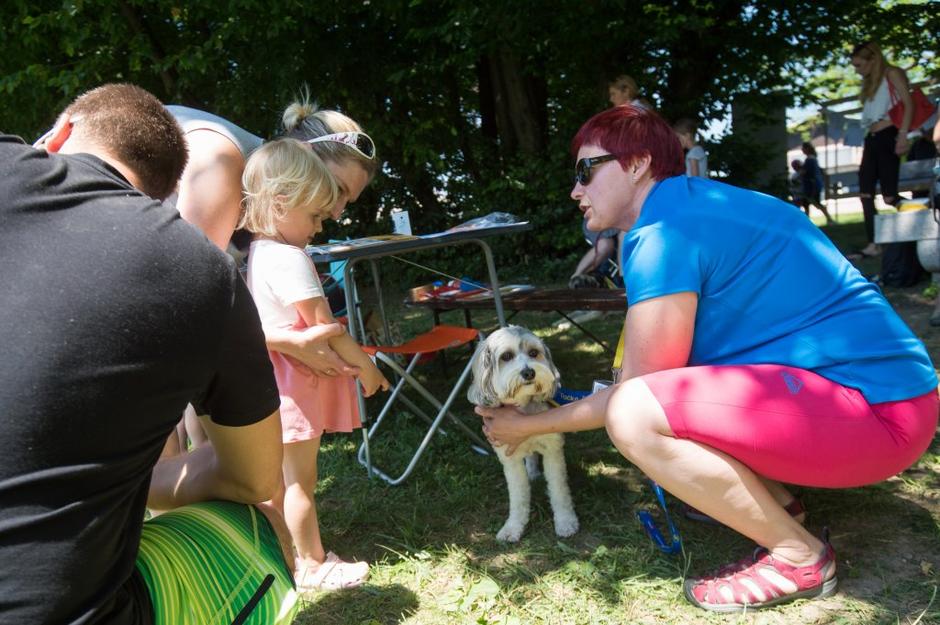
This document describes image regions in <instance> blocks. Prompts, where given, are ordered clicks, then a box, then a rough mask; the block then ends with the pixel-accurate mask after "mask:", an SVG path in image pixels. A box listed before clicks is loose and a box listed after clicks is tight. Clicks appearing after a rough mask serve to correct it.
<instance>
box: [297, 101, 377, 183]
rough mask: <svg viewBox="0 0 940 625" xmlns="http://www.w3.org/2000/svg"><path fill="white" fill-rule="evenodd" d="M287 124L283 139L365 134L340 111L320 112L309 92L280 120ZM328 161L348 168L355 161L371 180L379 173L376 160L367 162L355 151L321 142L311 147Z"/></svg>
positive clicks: (342, 145)
mask: <svg viewBox="0 0 940 625" xmlns="http://www.w3.org/2000/svg"><path fill="white" fill-rule="evenodd" d="M281 122H282V123H283V124H284V136H285V137H291V138H293V139H297V140H298V141H308V140H310V139H315V138H317V137H322V136H324V135H330V134H334V133H337V132H363V130H362V127H361V126H360V125H359V124H357V123H356V122H355V121H353V120H352V119H351V118H349V117H347V116H346V115H343V114H342V113H340V112H338V111H330V110H320V108H319V107H318V106H317V104H316V102H313V101H312V100H311V99H310V91H309V90H308V89H306V88H304V89H303V91H302V92H301V93H300V96H299V97H298V98H297V100H296V101H294V102H292V103H291V104H290V105H289V106H288V107H287V109H286V110H285V111H284V115H283V116H282V117H281ZM308 145H310V146H311V147H313V150H314V151H315V152H316V153H317V155H318V156H319V157H320V158H322V159H323V160H325V161H328V162H331V163H336V164H337V165H345V164H346V163H348V162H350V161H352V162H355V163H357V164H358V165H359V166H360V167H362V168H363V169H364V170H365V171H366V173H367V174H369V179H370V180H371V179H372V178H373V177H374V176H375V174H376V172H377V171H378V167H379V164H378V163H379V162H378V158H377V157H373V158H371V159H370V158H366V157H365V156H363V155H362V154H360V153H359V152H357V151H356V150H355V149H353V148H352V147H350V146H348V145H346V144H344V143H338V142H336V141H321V142H318V143H311V144H308Z"/></svg>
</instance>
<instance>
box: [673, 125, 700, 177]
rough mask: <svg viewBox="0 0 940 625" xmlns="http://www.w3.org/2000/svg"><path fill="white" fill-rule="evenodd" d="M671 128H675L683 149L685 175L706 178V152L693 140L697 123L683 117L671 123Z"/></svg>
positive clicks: (696, 131) (696, 132)
mask: <svg viewBox="0 0 940 625" xmlns="http://www.w3.org/2000/svg"><path fill="white" fill-rule="evenodd" d="M672 129H673V130H675V132H676V135H677V136H678V137H679V143H681V144H682V149H683V150H685V175H686V176H693V177H699V178H708V154H707V153H706V152H705V148H703V147H702V146H700V145H699V144H698V141H696V140H695V135H696V134H698V125H697V124H696V123H695V122H694V121H693V120H691V119H689V118H687V117H683V118H682V119H680V120H678V121H676V123H675V124H673V126H672Z"/></svg>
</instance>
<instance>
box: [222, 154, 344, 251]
mask: <svg viewBox="0 0 940 625" xmlns="http://www.w3.org/2000/svg"><path fill="white" fill-rule="evenodd" d="M242 188H243V189H244V198H243V199H242V207H243V210H242V216H241V219H240V220H239V222H238V227H239V228H244V229H245V230H248V231H249V232H252V233H254V234H264V235H267V236H274V235H276V234H277V226H278V223H279V222H280V221H281V220H282V219H283V218H284V216H285V215H287V213H288V212H289V211H291V210H294V209H295V208H300V207H303V206H311V205H312V206H314V207H315V212H322V213H323V216H324V217H327V216H328V215H329V214H330V209H332V207H333V205H334V204H335V203H336V200H337V199H338V198H339V191H338V189H337V187H336V181H335V180H333V175H332V174H331V173H330V170H329V169H327V167H326V165H325V164H324V162H323V160H322V159H321V158H320V157H319V156H317V155H316V154H315V153H314V152H313V150H311V149H310V148H309V147H307V145H306V144H304V143H301V142H300V141H297V140H296V139H287V138H281V139H275V140H273V141H269V142H267V143H265V144H263V145H262V146H261V147H260V148H258V149H257V150H255V151H254V152H252V153H251V156H250V157H248V162H247V163H245V171H244V173H243V174H242Z"/></svg>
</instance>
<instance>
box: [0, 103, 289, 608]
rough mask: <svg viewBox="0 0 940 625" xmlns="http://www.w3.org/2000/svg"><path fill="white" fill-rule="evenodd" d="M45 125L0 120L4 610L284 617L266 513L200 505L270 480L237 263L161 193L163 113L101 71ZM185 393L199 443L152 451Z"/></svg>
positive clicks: (168, 179)
mask: <svg viewBox="0 0 940 625" xmlns="http://www.w3.org/2000/svg"><path fill="white" fill-rule="evenodd" d="M40 141H41V145H40V144H37V147H35V148H34V147H30V146H28V145H25V144H23V143H22V141H20V140H19V139H18V138H15V137H10V136H4V135H0V259H2V264H3V271H2V272H0V293H2V302H3V303H2V306H0V345H2V346H3V357H2V358H0V623H4V624H6V623H17V624H21V623H30V624H36V623H56V624H60V623H83V624H84V623H121V624H124V623H150V622H158V623H162V622H166V623H174V624H176V623H184V622H194V623H198V622H207V621H206V620H204V619H205V614H206V613H207V612H210V611H218V614H219V615H221V617H222V619H223V620H224V622H231V621H233V620H235V618H236V616H237V615H238V613H239V612H240V611H242V610H246V611H251V610H252V609H253V612H252V615H253V617H252V619H253V620H252V619H249V620H248V621H246V622H258V623H261V622H264V623H273V622H289V619H290V615H291V613H292V610H293V608H292V606H293V601H294V598H295V595H294V593H293V588H292V580H291V576H290V567H288V566H287V565H286V563H285V561H284V552H282V551H281V547H282V545H279V544H278V540H277V536H276V534H275V531H274V528H273V527H272V525H271V524H270V523H268V522H267V521H266V520H265V517H264V516H261V515H259V514H258V512H257V509H256V508H254V507H252V506H246V505H237V504H236V503H221V502H216V503H199V502H209V501H210V500H225V501H227V502H240V503H241V504H253V503H257V502H261V501H264V500H266V499H268V498H270V496H271V494H272V493H273V492H274V490H275V487H276V485H277V484H278V481H279V480H280V467H281V450H282V445H281V429H280V419H279V416H278V412H277V409H278V405H279V400H278V393H277V388H276V386H275V381H274V376H273V374H272V371H271V366H270V363H269V361H268V357H267V351H266V349H265V345H264V336H263V334H262V331H261V326H260V322H259V321H258V318H257V312H256V311H255V308H254V305H253V303H252V301H251V298H250V296H249V294H248V291H247V289H246V287H245V285H244V283H243V281H242V280H241V279H240V277H239V275H238V272H237V270H236V267H235V265H234V263H233V262H232V260H231V259H230V258H229V257H228V256H226V255H225V254H223V253H222V252H220V251H219V250H218V249H217V248H215V246H213V245H211V244H210V243H209V242H208V241H207V240H206V238H205V237H204V236H203V235H202V234H201V233H200V232H198V231H197V230H196V229H195V228H193V227H192V226H190V225H189V224H187V223H186V222H185V221H183V220H182V219H180V217H179V215H178V214H177V213H176V212H175V211H173V210H172V209H170V208H167V207H165V206H163V205H162V204H161V203H160V202H159V201H157V200H158V199H162V198H163V197H166V195H168V194H169V193H170V192H171V191H172V190H173V188H174V186H175V184H176V181H177V180H178V178H179V175H180V173H181V172H182V169H183V166H184V164H185V161H186V148H185V142H184V140H183V137H182V134H181V131H180V129H179V127H178V126H177V124H176V122H175V121H174V120H173V118H172V117H171V116H170V115H169V114H168V113H167V112H166V110H165V109H164V108H163V106H162V105H161V104H160V102H159V101H158V100H156V99H155V98H154V97H153V96H151V95H150V94H149V93H147V92H146V91H143V90H142V89H139V88H137V87H133V86H131V85H105V86H104V87H99V88H98V89H95V90H92V91H90V92H88V93H86V94H84V95H82V96H80V97H79V98H78V99H77V100H76V101H75V102H73V103H72V104H71V105H70V106H69V107H68V108H67V109H66V110H65V112H64V113H63V114H62V115H61V116H60V117H59V119H58V121H57V123H56V126H55V128H54V129H53V130H52V131H50V133H48V134H47V135H46V136H45V137H43V139H41V140H40ZM37 148H38V149H37ZM148 195H149V196H150V197H148ZM153 198H157V199H153ZM188 402H193V403H194V404H196V405H198V406H199V407H200V408H201V409H202V410H203V411H204V412H205V413H206V414H209V415H210V416H211V420H207V421H206V424H205V425H206V426H207V430H208V432H207V433H208V435H209V438H210V439H211V441H212V445H210V446H206V447H202V448H200V449H198V450H196V451H194V452H193V453H190V454H186V455H182V456H178V457H176V458H172V459H170V460H167V461H162V462H161V463H160V464H157V459H158V457H159V455H160V451H161V449H162V447H163V444H164V442H165V441H166V439H167V436H168V435H169V434H170V432H171V431H172V430H173V428H174V426H175V424H176V422H177V421H178V419H179V415H180V414H181V413H182V411H183V408H184V407H185V406H186V404H187V403H188ZM155 465H156V468H155ZM148 491H149V498H150V503H151V505H152V506H154V507H156V508H158V509H162V510H173V511H172V512H168V513H166V514H163V515H161V516H159V517H157V518H156V519H155V520H154V521H150V522H148V523H147V524H146V526H144V525H145V524H144V523H143V518H144V512H145V506H146V504H147V501H148ZM193 504H195V505H193ZM177 508H178V510H174V509H177ZM241 538H244V541H241ZM192 549H198V550H197V551H195V552H194V551H188V550H192ZM135 562H136V565H135ZM236 569H237V570H236ZM199 575H202V576H203V577H199ZM236 586H237V587H238V588H239V589H240V591H238V590H236ZM239 592H241V594H239ZM246 606H247V607H246ZM174 607H175V608H179V611H173V610H174ZM278 612H279V613H281V614H282V619H283V620H279V621H275V620H274V618H273V617H272V616H271V615H272V614H274V613H278ZM217 618H218V615H217Z"/></svg>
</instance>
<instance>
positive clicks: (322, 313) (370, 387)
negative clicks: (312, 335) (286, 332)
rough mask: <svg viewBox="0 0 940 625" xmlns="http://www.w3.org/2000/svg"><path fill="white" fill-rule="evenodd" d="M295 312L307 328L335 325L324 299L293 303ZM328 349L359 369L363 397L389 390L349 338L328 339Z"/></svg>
mask: <svg viewBox="0 0 940 625" xmlns="http://www.w3.org/2000/svg"><path fill="white" fill-rule="evenodd" d="M294 306H295V307H296V308H297V312H299V313H300V316H301V317H302V318H303V320H304V322H305V323H306V324H307V325H308V326H314V325H320V324H324V323H335V320H334V319H333V313H332V312H330V305H329V303H328V302H327V300H326V298H325V297H311V298H310V299H305V300H302V301H300V302H294ZM329 343H330V347H332V348H333V351H335V352H336V353H337V354H338V355H339V357H340V358H342V359H343V360H345V361H346V362H348V363H349V364H350V365H352V366H354V367H359V369H360V370H361V373H360V374H359V382H361V383H362V391H363V395H365V396H366V397H369V396H370V395H372V394H373V393H375V392H376V391H377V390H379V388H381V389H383V390H386V391H387V390H388V389H389V386H390V385H389V382H388V380H386V379H385V376H384V375H382V372H381V371H379V369H378V367H376V366H375V363H374V362H372V359H371V358H369V356H368V354H366V353H365V352H364V351H362V348H361V347H359V345H358V344H357V343H356V342H355V341H354V340H353V339H352V337H351V336H349V334H348V333H346V332H343V333H342V334H340V335H338V336H334V337H331V338H330V339H329Z"/></svg>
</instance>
